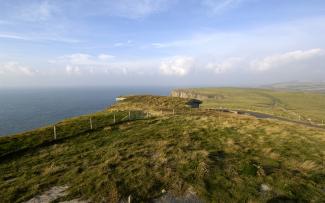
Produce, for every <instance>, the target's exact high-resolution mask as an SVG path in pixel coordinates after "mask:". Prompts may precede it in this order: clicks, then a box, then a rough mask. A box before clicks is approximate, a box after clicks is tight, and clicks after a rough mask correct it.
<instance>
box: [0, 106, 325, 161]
mask: <svg viewBox="0 0 325 203" xmlns="http://www.w3.org/2000/svg"><path fill="white" fill-rule="evenodd" d="M211 111H212V112H217V113H218V112H219V113H218V114H217V115H219V116H218V117H219V120H220V113H239V112H237V111H234V110H230V109H225V108H210V109H198V108H186V109H170V108H161V109H156V110H154V111H149V110H145V111H141V110H132V111H131V110H123V111H115V112H98V113H95V114H92V115H85V116H80V117H76V118H72V119H68V120H64V121H61V122H59V123H56V124H55V125H52V126H47V127H44V128H40V129H36V130H33V131H29V132H25V133H22V134H19V135H16V136H7V137H0V158H1V157H4V156H7V155H10V154H14V153H16V152H19V151H24V150H27V149H31V148H36V147H40V146H46V145H50V144H53V143H56V142H59V141H60V140H63V139H67V138H69V137H73V136H78V135H81V134H84V133H90V132H93V131H97V130H101V129H103V128H105V127H107V126H111V125H115V124H121V123H123V122H128V121H135V120H143V119H148V118H151V117H155V116H171V115H180V114H181V115H184V114H185V115H186V114H189V115H196V113H198V114H199V115H201V114H202V113H203V114H206V113H207V112H211ZM244 112H245V111H244ZM246 112H248V111H246ZM252 116H254V115H252ZM270 118H272V116H271V117H270ZM306 124H307V123H306ZM313 126H320V127H321V126H324V123H321V124H313Z"/></svg>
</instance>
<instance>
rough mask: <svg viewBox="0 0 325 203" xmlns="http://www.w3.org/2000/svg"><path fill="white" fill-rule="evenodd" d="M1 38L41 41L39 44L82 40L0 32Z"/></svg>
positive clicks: (78, 41)
mask: <svg viewBox="0 0 325 203" xmlns="http://www.w3.org/2000/svg"><path fill="white" fill-rule="evenodd" d="M0 38H2V39H13V40H24V41H35V42H37V41H39V42H42V41H43V42H45V41H48V42H62V43H72V44H74V43H80V42H81V41H80V40H77V39H71V38H65V37H60V36H45V35H42V34H40V35H38V34H33V35H26V34H25V35H24V34H17V33H1V32H0Z"/></svg>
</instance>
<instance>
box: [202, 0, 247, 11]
mask: <svg viewBox="0 0 325 203" xmlns="http://www.w3.org/2000/svg"><path fill="white" fill-rule="evenodd" d="M248 1H252V0H203V1H202V4H203V5H204V6H205V7H207V9H209V10H210V11H211V12H212V13H213V14H221V13H223V12H226V11H228V10H230V9H233V8H236V7H238V6H239V5H241V4H242V3H244V2H248Z"/></svg>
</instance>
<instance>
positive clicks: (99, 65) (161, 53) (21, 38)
mask: <svg viewBox="0 0 325 203" xmlns="http://www.w3.org/2000/svg"><path fill="white" fill-rule="evenodd" d="M324 25H325V1H322V0H308V1H306V0H269V1H264V0H119V1H115V0H92V1H91V0H71V1H66V0H0V87H1V86H76V85H83V86H84V85H116V86H119V85H165V86H166V85H175V86H178V85H179V86H184V85H185V86H203V85H207V86H220V85H261V84H267V83H275V82H287V81H323V80H325V79H324V78H325V77H324V76H325V67H324V62H325V34H324V33H325V26H324Z"/></svg>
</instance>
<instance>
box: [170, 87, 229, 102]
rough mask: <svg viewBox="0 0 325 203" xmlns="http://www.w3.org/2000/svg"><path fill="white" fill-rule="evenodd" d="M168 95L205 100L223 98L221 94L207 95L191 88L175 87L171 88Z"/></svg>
mask: <svg viewBox="0 0 325 203" xmlns="http://www.w3.org/2000/svg"><path fill="white" fill-rule="evenodd" d="M170 96H172V97H180V98H190V99H199V100H207V99H223V98H224V96H223V95H208V94H202V93H197V92H195V91H193V90H188V89H177V90H173V91H172V92H171V93H170Z"/></svg>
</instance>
